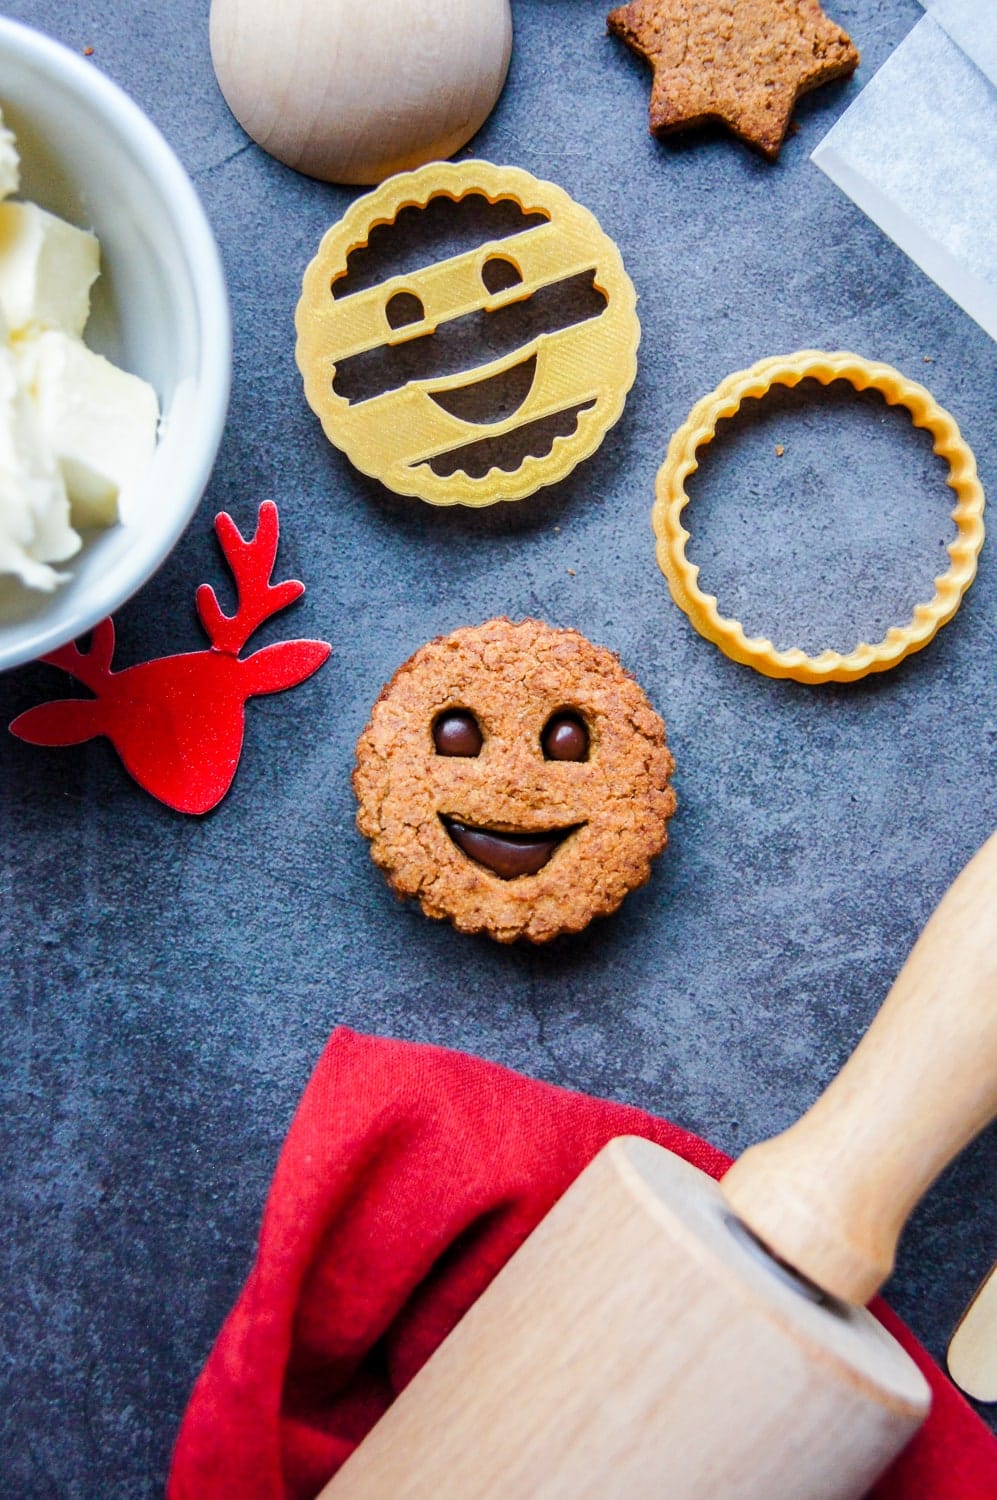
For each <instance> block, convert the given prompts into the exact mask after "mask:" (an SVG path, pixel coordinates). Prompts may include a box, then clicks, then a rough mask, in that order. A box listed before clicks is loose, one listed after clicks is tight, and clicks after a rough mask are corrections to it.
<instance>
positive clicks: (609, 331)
mask: <svg viewBox="0 0 997 1500" xmlns="http://www.w3.org/2000/svg"><path fill="white" fill-rule="evenodd" d="M441 208H442V209H445V210H446V211H447V212H448V213H449V214H450V215H451V217H452V218H453V220H454V221H455V222H454V225H453V226H452V227H453V228H454V229H455V230H459V229H460V228H461V226H463V231H462V240H463V242H465V243H466V244H467V248H464V249H463V250H461V251H460V253H454V252H453V248H452V247H451V248H450V249H448V250H446V251H442V252H441V251H440V250H439V248H438V247H437V246H436V244H435V242H434V239H433V236H434V235H435V234H438V232H439V228H440V226H439V222H438V221H439V210H440V209H441ZM420 226H421V231H420ZM434 226H435V228H434ZM420 232H421V233H422V234H423V235H424V236H425V237H426V238H425V242H424V241H423V240H421V239H420V238H419V237H418V236H419V234H420ZM411 235H416V240H415V243H414V245H413V244H411V243H410V242H409V236H411ZM406 246H407V249H406ZM295 324H296V327H297V333H298V342H297V350H296V354H297V361H298V367H299V369H300V370H301V374H302V377H303V380H304V386H305V395H306V397H307V400H308V403H309V405H310V406H311V407H312V409H313V411H315V413H316V414H317V415H318V417H319V418H320V419H321V422H322V426H323V428H324V430H325V433H326V436H327V437H328V438H329V440H330V442H332V443H334V444H335V445H336V446H337V447H338V448H341V449H342V450H343V451H344V452H345V453H346V454H347V455H348V456H349V458H350V459H351V460H352V462H353V463H354V464H355V465H356V467H357V468H358V469H361V470H362V471H363V472H364V473H365V474H369V475H371V477H372V478H375V479H379V480H380V481H381V483H382V484H385V485H387V486H388V487H389V488H390V489H392V490H395V491H397V493H399V494H402V495H417V496H419V498H420V499H422V500H426V501H429V502H430V503H431V504H433V505H471V506H480V505H491V504H493V503H494V502H495V501H496V500H519V499H522V498H523V496H525V495H529V494H532V493H533V492H534V491H535V490H537V489H538V488H539V487H540V486H541V485H545V484H552V483H554V482H555V481H557V480H560V479H563V478H564V477H565V475H566V474H568V473H569V472H570V471H571V470H572V469H573V468H574V467H575V465H576V464H578V463H580V462H581V460H582V459H584V458H587V457H588V456H589V454H591V453H592V452H594V450H595V449H596V448H597V447H598V445H599V443H601V441H602V439H603V437H604V436H605V434H606V432H607V430H608V429H609V427H611V426H612V424H613V423H614V422H615V421H616V420H617V418H618V417H619V415H620V413H621V412H622V410H623V403H624V400H625V399H626V395H627V392H628V391H629V389H630V387H631V385H632V384H633V380H634V375H635V374H636V370H637V360H636V356H637V345H638V342H639V339H640V325H639V324H638V322H637V314H636V295H635V292H634V288H633V284H632V283H631V281H630V278H629V277H628V276H627V273H626V271H625V270H624V268H623V262H622V260H621V258H620V253H619V251H618V249H617V248H616V246H615V244H614V243H613V241H612V240H611V239H610V238H609V237H608V235H606V234H605V233H604V232H603V230H602V229H601V228H600V226H599V224H598V222H597V221H596V219H595V218H594V217H593V215H592V214H591V213H589V211H588V210H587V209H585V208H583V207H582V206H581V204H579V203H576V202H575V201H574V200H573V199H572V198H570V197H569V196H568V194H567V193H565V192H564V191H563V190H562V189H561V188H559V187H557V186H555V184H554V183H550V182H543V181H541V180H539V179H538V178H536V177H533V176H531V175H530V173H529V172H524V171H522V170H521V169H520V168H518V167H497V166H494V165H492V164H491V163H490V162H482V161H468V162H460V163H454V162H431V163H430V164H429V165H428V166H425V167H422V168H420V169H419V170H418V171H417V172H405V173H401V174H400V175H399V176H397V177H392V178H389V179H388V181H387V182H385V183H383V184H382V186H381V187H380V188H378V189H377V191H376V192H374V193H368V194H367V195H366V196H365V197H363V198H360V199H359V200H358V201H357V202H356V203H354V204H353V206H352V208H351V209H350V210H349V212H348V213H347V214H346V215H345V217H344V218H343V219H341V220H340V221H339V223H338V224H334V225H333V226H332V228H331V229H330V230H329V231H328V233H327V234H326V235H325V236H324V238H323V240H322V243H321V245H320V247H319V250H318V253H317V255H316V256H315V258H314V260H313V261H312V262H311V264H310V265H309V267H308V269H307V271H306V272H305V276H304V282H303V286H302V293H301V300H300V302H299V303H298V308H297V313H296V315H295Z"/></svg>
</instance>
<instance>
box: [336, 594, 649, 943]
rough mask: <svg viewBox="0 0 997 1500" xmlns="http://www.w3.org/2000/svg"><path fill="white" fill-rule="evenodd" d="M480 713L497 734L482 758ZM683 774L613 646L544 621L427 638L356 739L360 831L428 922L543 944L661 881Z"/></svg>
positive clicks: (495, 624) (500, 623)
mask: <svg viewBox="0 0 997 1500" xmlns="http://www.w3.org/2000/svg"><path fill="white" fill-rule="evenodd" d="M448 700H449V702H450V703H451V704H453V707H448V708H444V709H442V710H441V709H440V708H439V705H440V703H447V701H448ZM468 703H473V704H475V706H476V707H477V708H478V709H479V711H480V713H481V714H482V715H483V716H484V718H485V719H486V721H487V724H488V750H487V754H485V755H481V754H479V752H480V751H481V749H482V747H483V745H484V735H483V732H482V730H481V725H480V722H479V719H478V717H477V714H475V713H472V712H471V710H470V709H468V708H467V707H466V706H465V705H466V704H468ZM568 705H570V706H568ZM427 726H428V727H429V731H430V732H429V733H427ZM672 764H673V763H672V757H671V754H670V753H669V750H668V746H667V743H666V741H665V726H664V724H663V723H662V722H661V719H660V718H659V717H658V715H657V714H656V713H655V711H654V709H653V708H652V707H651V705H650V703H649V702H648V700H647V698H646V696H645V694H644V692H643V690H642V689H641V688H640V687H639V685H638V684H637V683H636V682H635V681H634V679H633V678H632V677H631V676H630V674H629V673H628V672H627V671H626V670H625V669H624V668H623V667H622V666H621V664H620V662H619V659H618V658H617V657H616V656H614V655H613V653H612V652H611V651H607V650H606V649H605V648H604V647H601V646H594V645H593V644H592V643H591V641H587V640H586V639H585V637H584V636H582V635H579V634H578V632H577V631H574V630H555V629H553V628H552V627H551V626H549V625H544V624H543V623H542V622H541V621H539V620H523V621H521V622H520V623H519V624H514V623H513V622H512V621H511V620H506V619H498V620H489V621H488V622H487V624H485V625H478V626H473V627H467V628H465V629H463V630H456V631H454V632H453V634H452V635H449V636H445V637H442V638H440V639H438V640H435V641H430V643H429V644H428V645H426V646H423V647H422V648H421V649H420V650H419V651H417V652H416V653H415V655H414V656H412V657H410V658H409V660H408V661H407V662H405V663H404V664H403V665H402V666H401V667H399V669H398V671H397V672H396V673H395V675H394V677H393V678H392V679H391V681H390V682H389V683H388V685H387V687H385V688H384V690H383V692H382V693H381V694H380V697H379V698H378V700H377V702H376V703H375V705H374V708H373V710H372V712H371V718H370V723H369V724H368V725H367V727H366V729H365V730H364V732H363V734H362V735H361V736H360V739H359V740H358V742H357V762H356V768H355V770H354V772H353V786H354V790H355V791H356V794H357V799H358V801H359V804H360V806H359V810H358V812H357V826H358V827H359V829H360V831H361V833H363V834H364V835H365V836H366V837H367V838H368V839H369V840H370V851H371V856H372V858H373V860H374V862H375V864H377V865H379V866H380V867H381V869H382V870H384V872H385V874H386V876H387V878H388V881H389V883H390V884H391V886H392V887H393V889H394V890H395V891H396V892H397V894H398V895H399V896H403V897H404V896H414V897H416V899H417V900H418V901H419V904H420V905H421V907H422V909H423V911H424V912H425V913H426V915H427V916H430V917H446V918H449V920H450V921H451V922H452V923H453V924H454V926H455V927H457V928H459V929H460V930H461V931H462V932H486V933H488V934H489V936H491V937H493V938H496V939H497V940H498V941H499V942H503V943H508V942H512V941H514V940H515V939H516V938H526V939H528V940H529V941H530V942H534V943H543V942H547V941H548V940H549V939H550V938H553V937H556V936H557V935H558V934H559V933H563V932H578V931H580V930H581V928H583V927H585V926H586V925H587V923H588V922H590V921H591V919H592V918H593V917H595V916H601V915H605V914H606V913H608V912H612V911H615V910H616V908H617V907H618V906H619V904H620V902H621V901H622V900H623V898H624V897H625V896H626V894H627V892H628V891H631V890H633V889H634V888H635V887H636V886H639V885H643V884H644V882H645V881H646V880H647V879H648V877H649V875H650V871H651V860H652V859H653V858H654V857H655V855H657V854H660V852H661V850H662V849H663V848H664V846H665V844H666V842H667V823H668V819H669V818H670V817H671V815H672V813H673V812H674V810H675V794H674V792H673V791H672V788H671V785H670V777H671V772H672Z"/></svg>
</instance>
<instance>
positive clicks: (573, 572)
mask: <svg viewBox="0 0 997 1500" xmlns="http://www.w3.org/2000/svg"><path fill="white" fill-rule="evenodd" d="M568 576H569V578H574V577H575V570H574V568H569V569H568Z"/></svg>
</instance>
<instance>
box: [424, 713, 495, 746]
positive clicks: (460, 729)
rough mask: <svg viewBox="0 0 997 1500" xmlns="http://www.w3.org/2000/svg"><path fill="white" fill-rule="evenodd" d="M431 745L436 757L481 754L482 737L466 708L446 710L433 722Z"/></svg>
mask: <svg viewBox="0 0 997 1500" xmlns="http://www.w3.org/2000/svg"><path fill="white" fill-rule="evenodd" d="M433 744H434V745H435V746H436V753H437V755H463V756H467V757H471V758H473V757H474V756H476V755H480V754H481V747H482V745H483V744H484V736H483V735H482V733H481V728H480V726H479V724H478V721H477V719H476V718H475V717H474V715H473V714H472V713H471V712H470V710H469V709H466V708H447V709H444V711H443V713H441V714H439V715H438V716H437V717H436V719H434V721H433Z"/></svg>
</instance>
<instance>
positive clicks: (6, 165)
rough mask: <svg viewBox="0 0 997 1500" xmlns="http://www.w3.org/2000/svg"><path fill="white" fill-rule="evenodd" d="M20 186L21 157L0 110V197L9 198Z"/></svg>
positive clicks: (12, 133)
mask: <svg viewBox="0 0 997 1500" xmlns="http://www.w3.org/2000/svg"><path fill="white" fill-rule="evenodd" d="M20 186H21V158H20V156H19V155H18V153H17V142H16V141H15V140H14V132H13V131H12V130H11V129H10V128H9V127H8V126H7V125H5V124H4V119H3V112H2V111H0V198H9V197H10V194H11V193H16V192H17V190H18V188H19V187H20Z"/></svg>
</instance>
